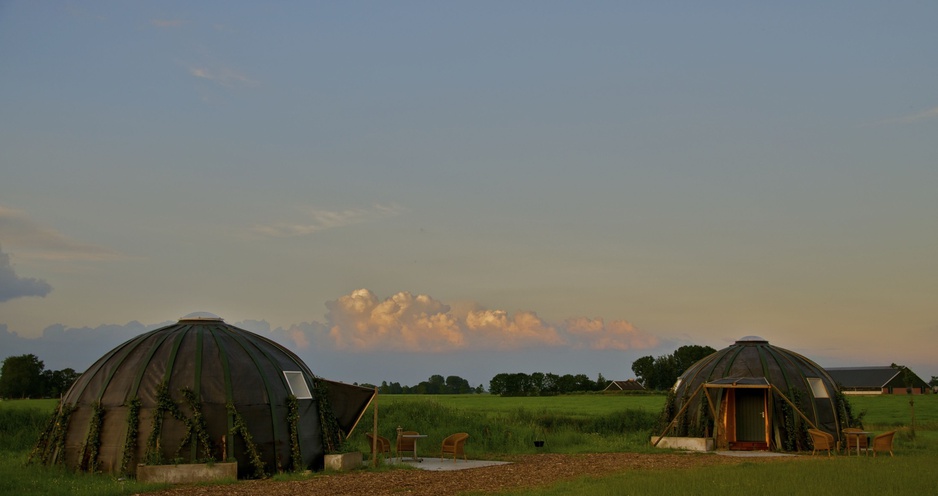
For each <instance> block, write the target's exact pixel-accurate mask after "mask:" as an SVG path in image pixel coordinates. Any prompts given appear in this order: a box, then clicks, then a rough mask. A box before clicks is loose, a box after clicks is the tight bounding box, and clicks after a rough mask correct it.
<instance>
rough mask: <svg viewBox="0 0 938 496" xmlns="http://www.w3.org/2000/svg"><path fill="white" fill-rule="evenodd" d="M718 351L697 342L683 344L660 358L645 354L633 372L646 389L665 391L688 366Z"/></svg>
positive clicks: (636, 363)
mask: <svg viewBox="0 0 938 496" xmlns="http://www.w3.org/2000/svg"><path fill="white" fill-rule="evenodd" d="M716 351H717V350H715V349H713V348H711V347H709V346H699V345H696V344H693V345H687V346H681V347H680V348H678V349H677V350H675V351H674V353H672V354H670V355H662V356H659V357H658V358H653V357H651V356H644V357H641V358H639V359H638V360H635V361H634V362H632V372H634V373H635V377H636V379H637V380H638V382H640V383H642V386H645V389H654V390H658V391H664V390H666V389H670V388H671V386H673V385H674V383H675V382H676V381H677V378H678V377H680V376H681V374H683V373H684V371H685V370H687V368H688V367H690V366H691V365H693V364H694V363H696V362H698V361H699V360H700V359H702V358H704V357H706V356H708V355H710V354H711V353H715V352H716Z"/></svg>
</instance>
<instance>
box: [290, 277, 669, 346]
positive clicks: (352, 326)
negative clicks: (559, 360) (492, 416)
mask: <svg viewBox="0 0 938 496" xmlns="http://www.w3.org/2000/svg"><path fill="white" fill-rule="evenodd" d="M326 307H327V308H328V309H329V312H328V314H327V315H326V320H327V322H326V326H327V327H328V328H329V331H328V342H327V343H323V342H322V336H314V337H313V339H315V340H316V341H317V342H319V343H320V344H326V345H328V346H333V347H335V348H336V349H340V350H345V351H361V352H368V351H376V350H387V351H409V352H427V353H434V352H444V351H460V350H473V351H476V350H502V351H505V350H522V349H528V348H537V347H549V348H572V349H592V350H634V349H648V348H652V347H655V346H657V345H658V344H659V341H658V339H657V338H656V337H654V336H651V335H649V334H646V333H644V332H642V331H639V330H638V329H636V328H635V327H634V326H633V325H632V324H630V323H628V322H626V321H622V320H618V321H613V322H610V323H609V324H608V325H607V324H605V323H604V322H603V320H602V319H587V318H585V317H577V318H572V319H568V320H567V321H565V322H564V323H562V324H550V323H548V322H545V321H544V320H543V319H541V318H540V317H538V316H537V314H535V313H534V312H530V311H522V312H516V313H515V314H514V315H512V314H509V313H508V312H506V311H504V310H489V309H483V308H474V309H469V310H467V311H465V312H463V313H462V314H459V313H457V312H454V311H453V310H451V307H450V305H447V304H445V303H443V302H440V301H438V300H435V299H433V298H432V297H430V296H427V295H413V294H411V293H408V292H400V293H397V294H395V295H393V296H391V297H390V298H387V299H385V300H380V299H378V297H377V296H376V295H375V294H374V293H372V292H371V291H369V290H367V289H359V290H355V291H353V292H352V293H350V294H348V295H345V296H342V297H340V298H338V299H337V300H334V301H330V302H328V303H326ZM292 339H293V340H294V341H295V342H298V340H297V339H296V337H295V336H294V337H293V338H292Z"/></svg>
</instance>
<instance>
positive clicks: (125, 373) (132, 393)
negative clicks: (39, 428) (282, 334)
mask: <svg viewBox="0 0 938 496" xmlns="http://www.w3.org/2000/svg"><path fill="white" fill-rule="evenodd" d="M374 394H375V392H374V390H373V389H368V388H362V387H358V386H352V385H348V384H342V383H339V382H333V381H327V380H325V379H322V378H319V377H317V376H315V375H314V374H313V373H312V372H311V371H310V369H309V368H308V367H307V366H306V364H305V363H303V361H302V360H301V359H300V358H299V357H298V356H296V355H295V354H294V353H293V352H291V351H290V350H288V349H286V348H285V347H283V346H281V345H280V344H277V343H276V342H274V341H272V340H270V339H267V338H265V337H262V336H260V335H257V334H254V333H251V332H249V331H246V330H244V329H240V328H238V327H235V326H232V325H229V324H226V323H224V321H223V320H222V319H221V318H219V317H217V316H215V315H212V314H209V313H205V312H197V313H193V314H189V315H187V316H185V317H183V318H182V319H180V320H179V321H178V322H177V323H175V324H172V325H168V326H165V327H162V328H159V329H156V330H154V331H150V332H147V333H144V334H141V335H139V336H137V337H135V338H133V339H130V340H129V341H127V342H125V343H123V344H121V345H120V346H118V347H116V348H114V349H113V350H111V351H109V352H108V353H106V354H105V355H104V356H102V357H101V358H100V359H99V360H98V361H97V362H95V363H94V364H93V365H92V366H91V367H89V368H88V370H87V371H85V373H83V374H82V375H81V376H80V377H79V378H78V380H76V381H75V383H74V384H73V385H72V387H71V388H70V389H69V391H68V393H66V394H65V396H64V397H63V398H62V401H61V404H60V407H59V410H58V412H57V414H56V418H55V421H54V422H52V423H50V426H49V428H47V429H46V432H44V433H43V436H42V438H40V441H39V444H38V445H37V450H36V451H37V452H38V454H39V457H40V459H41V460H42V461H45V462H46V463H64V464H65V465H66V466H69V467H71V468H76V469H80V470H88V471H102V472H108V473H128V474H132V473H135V471H136V466H137V464H138V463H144V464H148V463H149V464H154V463H155V464H160V463H196V462H200V461H206V460H211V461H235V460H236V461H237V462H238V473H239V476H259V475H261V474H263V473H268V474H269V473H274V472H276V471H277V470H278V469H281V468H282V469H291V468H292V469H306V468H321V467H322V465H323V458H324V455H325V452H326V451H327V449H328V447H330V446H333V445H334V444H336V443H338V442H339V440H340V439H341V436H348V435H349V434H350V433H351V431H352V429H354V427H355V424H356V423H357V422H358V420H359V418H360V417H361V415H362V413H363V412H364V411H365V409H366V408H367V406H368V404H369V403H370V402H371V400H372V398H373V397H374Z"/></svg>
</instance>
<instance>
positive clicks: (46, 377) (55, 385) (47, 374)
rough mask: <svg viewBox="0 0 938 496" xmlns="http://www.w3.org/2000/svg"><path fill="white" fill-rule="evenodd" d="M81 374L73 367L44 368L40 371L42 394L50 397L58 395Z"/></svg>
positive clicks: (63, 392) (66, 390) (65, 391)
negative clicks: (59, 368) (60, 368)
mask: <svg viewBox="0 0 938 496" xmlns="http://www.w3.org/2000/svg"><path fill="white" fill-rule="evenodd" d="M79 375H81V374H79V373H78V372H75V370H74V369H71V368H66V369H62V370H45V371H43V372H42V394H43V396H49V397H52V398H56V397H60V396H62V395H63V394H65V393H67V392H68V388H70V387H72V383H74V382H75V380H76V379H78V376H79Z"/></svg>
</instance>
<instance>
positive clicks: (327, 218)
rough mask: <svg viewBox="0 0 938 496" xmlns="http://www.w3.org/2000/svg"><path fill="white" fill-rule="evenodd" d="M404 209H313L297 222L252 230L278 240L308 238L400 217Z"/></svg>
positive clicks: (389, 207) (379, 206)
mask: <svg viewBox="0 0 938 496" xmlns="http://www.w3.org/2000/svg"><path fill="white" fill-rule="evenodd" d="M403 211H404V209H403V208H402V207H400V206H398V205H375V206H373V207H371V208H355V209H347V210H321V209H315V208H311V209H308V210H306V211H305V212H304V218H303V219H300V220H299V221H296V222H274V223H271V224H269V225H257V226H254V227H253V228H252V230H253V231H254V232H255V233H257V234H262V235H264V236H271V237H277V238H291V237H299V236H307V235H310V234H313V233H316V232H319V231H325V230H327V229H335V228H338V227H345V226H350V225H354V224H361V223H365V222H376V221H379V220H383V219H386V218H389V217H394V216H397V215H400V214H401V213H402V212H403Z"/></svg>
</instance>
